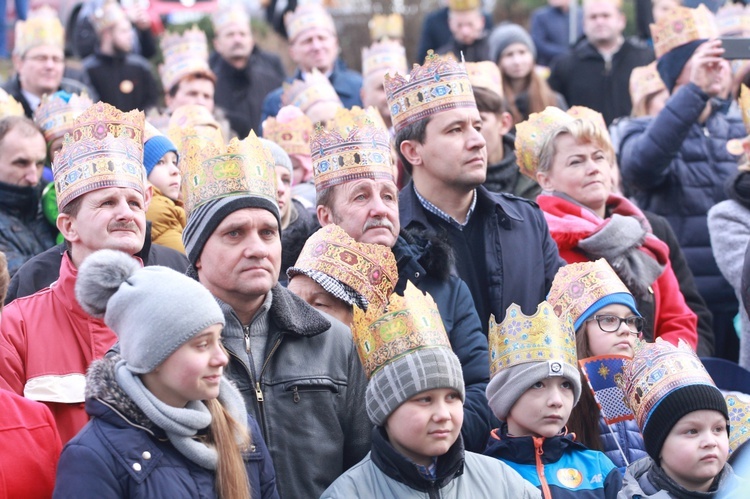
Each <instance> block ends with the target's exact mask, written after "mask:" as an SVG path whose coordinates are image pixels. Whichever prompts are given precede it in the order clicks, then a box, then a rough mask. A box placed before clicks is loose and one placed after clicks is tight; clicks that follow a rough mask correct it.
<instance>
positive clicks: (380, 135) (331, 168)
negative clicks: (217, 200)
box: [310, 107, 395, 192]
mask: <svg viewBox="0 0 750 499" xmlns="http://www.w3.org/2000/svg"><path fill="white" fill-rule="evenodd" d="M345 115H346V116H345ZM374 115H377V116H378V118H379V117H380V116H379V115H378V113H377V111H375V110H374V109H373V108H368V110H367V111H362V109H360V108H358V107H355V108H354V109H352V110H344V111H342V114H340V115H337V117H338V120H337V121H336V123H334V125H335V127H334V128H332V129H328V130H327V129H324V128H323V127H322V126H316V127H315V130H314V131H313V136H312V139H310V149H311V152H312V162H313V173H314V175H315V189H316V190H317V191H318V192H320V191H321V190H323V189H327V188H328V187H333V186H335V185H338V184H343V183H345V182H351V181H353V180H359V179H362V178H370V179H373V180H377V179H384V180H391V181H395V180H394V177H393V165H392V163H391V146H390V138H389V135H388V131H387V130H386V129H385V127H384V125H383V124H382V118H381V119H380V124H378V123H377V121H376V119H375V117H374Z"/></svg>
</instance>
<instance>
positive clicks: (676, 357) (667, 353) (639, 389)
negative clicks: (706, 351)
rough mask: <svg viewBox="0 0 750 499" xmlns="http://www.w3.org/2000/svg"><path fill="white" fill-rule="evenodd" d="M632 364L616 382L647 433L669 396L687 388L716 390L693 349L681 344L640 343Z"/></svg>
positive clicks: (637, 341)
mask: <svg viewBox="0 0 750 499" xmlns="http://www.w3.org/2000/svg"><path fill="white" fill-rule="evenodd" d="M633 352H634V354H633V358H632V360H627V361H625V366H624V368H623V373H622V375H621V376H619V377H618V376H615V381H616V382H617V384H618V385H619V386H620V388H621V389H622V391H623V393H624V394H625V401H626V402H627V404H628V406H630V408H631V409H632V410H633V414H635V421H636V423H638V427H639V428H641V429H643V428H645V426H646V424H647V423H648V419H649V417H650V416H651V413H652V412H653V410H654V408H656V406H657V404H658V403H659V401H661V400H662V398H664V397H665V396H667V395H669V394H670V393H671V392H673V391H674V390H676V389H678V388H682V387H684V386H686V385H710V386H714V387H715V386H716V385H715V384H714V381H713V380H712V379H711V376H710V375H709V374H708V372H707V371H706V368H705V367H703V364H702V363H701V361H700V359H699V358H698V356H697V355H695V352H693V350H692V349H691V348H690V346H689V345H688V344H687V343H685V342H684V341H683V340H680V344H679V346H674V345H672V344H671V343H668V342H666V341H664V340H662V339H661V338H656V341H655V342H654V343H646V342H645V341H641V340H636V342H635V346H634V347H633Z"/></svg>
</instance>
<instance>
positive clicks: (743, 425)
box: [724, 392, 750, 454]
mask: <svg viewBox="0 0 750 499" xmlns="http://www.w3.org/2000/svg"><path fill="white" fill-rule="evenodd" d="M724 400H726V402H727V412H728V413H729V453H730V454H731V453H732V452H734V451H736V450H737V448H738V447H739V446H740V445H742V444H743V443H745V442H746V441H748V440H750V396H749V395H747V394H746V393H738V392H730V393H725V394H724Z"/></svg>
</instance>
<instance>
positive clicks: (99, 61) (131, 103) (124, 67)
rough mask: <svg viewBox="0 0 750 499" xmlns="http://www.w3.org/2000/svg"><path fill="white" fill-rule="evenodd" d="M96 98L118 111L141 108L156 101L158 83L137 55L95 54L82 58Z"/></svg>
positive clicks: (157, 97)
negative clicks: (96, 94) (97, 96)
mask: <svg viewBox="0 0 750 499" xmlns="http://www.w3.org/2000/svg"><path fill="white" fill-rule="evenodd" d="M83 67H84V69H85V70H86V73H87V74H88V76H89V79H91V84H92V85H93V87H94V89H95V90H96V92H97V93H98V94H99V98H100V99H101V100H102V101H103V102H106V103H107V104H111V105H113V106H115V107H116V108H117V109H119V110H121V111H132V110H134V109H140V110H141V111H145V110H147V109H150V108H152V107H154V106H156V105H157V104H158V101H159V85H158V84H157V83H156V79H155V78H154V75H153V73H152V72H151V64H150V63H149V62H148V60H146V59H144V58H143V57H141V56H140V55H135V54H125V55H116V56H110V55H105V54H101V53H96V54H92V55H90V56H88V57H87V58H85V59H84V60H83Z"/></svg>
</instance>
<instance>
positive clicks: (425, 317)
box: [352, 281, 451, 379]
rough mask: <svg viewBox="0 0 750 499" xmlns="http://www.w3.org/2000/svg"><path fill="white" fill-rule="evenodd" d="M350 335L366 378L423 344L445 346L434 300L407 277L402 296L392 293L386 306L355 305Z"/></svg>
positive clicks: (447, 345) (446, 339)
mask: <svg viewBox="0 0 750 499" xmlns="http://www.w3.org/2000/svg"><path fill="white" fill-rule="evenodd" d="M352 335H353V336H354V343H356V345H357V353H359V359H360V360H361V361H362V367H364V368H365V374H366V375H367V378H368V379H369V378H372V376H373V375H374V374H375V373H377V372H378V371H379V370H380V369H381V368H382V367H383V366H385V365H386V364H388V363H389V362H393V361H394V360H396V359H399V358H401V357H403V356H404V355H407V354H409V353H411V352H414V351H416V350H421V349H424V348H448V349H450V348H451V346H450V341H448V335H447V334H446V332H445V326H444V325H443V320H442V319H441V318H440V312H438V308H437V305H436V304H435V301H434V300H433V299H432V297H431V296H430V295H429V294H423V293H422V292H421V291H420V290H418V289H417V288H416V286H414V284H412V283H411V281H407V283H406V289H405V290H404V296H403V297H402V296H399V295H397V294H396V293H394V294H392V295H391V297H390V301H389V303H388V306H387V308H386V309H385V310H383V309H378V308H376V307H368V309H367V312H362V311H361V310H360V309H359V308H358V307H354V321H353V322H352Z"/></svg>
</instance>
